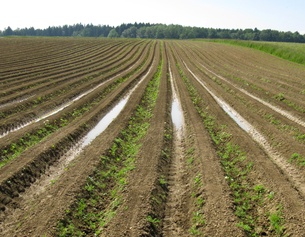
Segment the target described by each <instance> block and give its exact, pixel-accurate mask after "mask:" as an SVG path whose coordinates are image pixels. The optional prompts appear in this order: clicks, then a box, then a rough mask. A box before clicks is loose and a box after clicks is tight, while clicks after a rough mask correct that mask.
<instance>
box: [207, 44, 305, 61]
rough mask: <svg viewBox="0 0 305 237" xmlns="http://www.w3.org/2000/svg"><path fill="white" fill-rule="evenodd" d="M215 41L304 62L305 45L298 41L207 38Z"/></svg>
mask: <svg viewBox="0 0 305 237" xmlns="http://www.w3.org/2000/svg"><path fill="white" fill-rule="evenodd" d="M208 41H211V42H216V43H224V44H231V45H238V46H243V47H247V48H253V49H256V50H260V51H263V52H265V53H269V54H272V55H275V56H277V57H280V58H282V59H285V60H288V61H291V62H295V63H298V64H303V65H304V64H305V46H304V44H300V43H280V42H255V41H244V40H208Z"/></svg>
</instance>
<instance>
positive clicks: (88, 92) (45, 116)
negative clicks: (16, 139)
mask: <svg viewBox="0 0 305 237" xmlns="http://www.w3.org/2000/svg"><path fill="white" fill-rule="evenodd" d="M133 67H134V65H133V66H131V67H129V68H128V69H127V70H125V71H123V72H121V73H119V74H118V75H115V76H113V77H111V78H109V79H108V80H106V81H103V82H101V83H100V84H98V85H97V86H95V87H93V88H91V89H90V90H88V91H86V92H84V93H82V94H80V95H79V96H77V97H75V98H74V99H72V100H71V101H69V102H67V103H64V104H62V105H61V106H59V107H57V108H56V109H54V110H52V111H49V112H48V113H45V114H43V115H41V116H39V117H38V118H36V119H33V120H31V121H29V122H27V123H25V124H22V125H20V126H18V127H16V128H14V129H11V130H9V131H7V132H5V133H3V134H1V135H0V138H3V137H5V136H7V135H8V134H10V133H13V132H16V131H18V130H20V129H22V128H24V127H26V126H29V125H30V124H33V123H37V122H39V121H41V120H43V119H46V118H48V117H50V116H52V115H54V114H57V113H58V112H60V111H62V110H63V109H65V108H67V107H69V106H70V105H72V104H73V103H75V102H76V101H78V100H80V99H81V98H83V97H84V96H86V95H88V94H90V93H91V92H93V91H95V90H96V89H98V88H99V87H101V86H103V85H104V84H105V83H107V82H109V81H111V80H114V79H115V78H117V77H119V76H121V75H122V74H123V73H126V72H128V71H130V70H131V69H132V68H133Z"/></svg>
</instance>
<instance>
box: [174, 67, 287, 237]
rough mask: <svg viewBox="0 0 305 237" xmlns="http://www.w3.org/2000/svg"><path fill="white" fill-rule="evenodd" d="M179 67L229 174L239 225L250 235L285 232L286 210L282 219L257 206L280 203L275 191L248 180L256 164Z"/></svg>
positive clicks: (226, 172)
mask: <svg viewBox="0 0 305 237" xmlns="http://www.w3.org/2000/svg"><path fill="white" fill-rule="evenodd" d="M177 67H178V69H179V73H180V75H181V77H182V79H183V81H184V82H185V84H186V86H187V89H188V91H189V93H190V96H191V99H192V101H193V104H194V106H195V108H196V110H197V112H198V113H199V115H200V116H201V118H202V120H203V123H204V125H205V127H206V128H207V130H208V132H209V134H210V136H211V138H212V140H213V142H214V145H215V147H216V150H217V154H218V156H219V157H220V159H221V164H222V167H223V169H224V171H225V174H226V177H225V178H226V180H227V182H228V184H229V186H230V188H231V191H232V194H233V197H234V205H235V208H236V209H235V215H236V216H237V217H238V218H239V220H240V222H239V224H238V226H239V227H240V228H242V229H243V230H244V231H245V233H246V234H247V235H249V236H260V235H262V234H266V233H268V232H269V231H270V230H271V231H272V230H273V231H276V232H277V234H278V236H282V235H283V233H284V231H285V228H284V218H283V213H282V212H277V214H276V215H277V216H278V217H279V219H280V220H281V221H277V219H276V218H271V215H270V214H269V215H268V213H265V214H263V215H261V214H260V215H259V214H258V213H257V212H258V211H257V209H261V210H263V203H264V205H267V204H268V206H270V205H271V206H274V205H276V204H275V203H271V202H272V200H274V199H273V198H270V194H271V193H272V197H273V196H274V192H270V191H269V190H266V189H265V188H264V187H263V186H262V185H261V186H260V185H254V186H253V184H251V183H250V182H249V181H248V180H247V174H248V173H249V172H250V171H251V169H252V166H253V164H252V163H251V162H247V157H246V154H245V153H244V152H243V151H242V150H241V148H240V147H239V146H237V145H234V144H232V143H231V142H230V139H231V137H232V135H231V134H229V133H227V132H226V127H225V126H223V125H222V126H219V125H217V122H216V119H215V118H214V117H212V116H210V115H208V113H207V112H205V111H203V109H202V106H201V105H200V104H201V103H202V98H201V97H200V96H199V95H198V92H197V90H196V89H195V87H194V86H193V85H192V84H191V82H190V81H189V79H188V78H187V77H186V76H185V74H184V73H183V71H182V70H181V68H180V66H179V64H177ZM267 202H268V203H267ZM272 217H273V215H272ZM266 221H269V226H266V223H265V222H266Z"/></svg>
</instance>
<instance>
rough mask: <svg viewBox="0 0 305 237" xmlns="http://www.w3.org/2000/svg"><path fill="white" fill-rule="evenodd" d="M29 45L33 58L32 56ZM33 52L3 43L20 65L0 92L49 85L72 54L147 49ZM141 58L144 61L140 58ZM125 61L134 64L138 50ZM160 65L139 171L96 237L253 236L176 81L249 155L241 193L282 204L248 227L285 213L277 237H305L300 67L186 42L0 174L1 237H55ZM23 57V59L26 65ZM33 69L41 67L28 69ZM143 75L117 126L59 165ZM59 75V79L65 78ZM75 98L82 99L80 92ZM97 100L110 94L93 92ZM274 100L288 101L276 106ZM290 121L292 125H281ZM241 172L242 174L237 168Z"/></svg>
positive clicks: (86, 46)
mask: <svg viewBox="0 0 305 237" xmlns="http://www.w3.org/2000/svg"><path fill="white" fill-rule="evenodd" d="M36 40H37V42H38V46H37V47H38V50H37V53H35V50H33V47H34V46H33V43H35V42H36ZM36 40H33V39H28V41H25V42H24V44H21V45H20V47H19V48H18V47H17V49H15V48H16V47H15V46H16V44H18V43H20V41H19V40H18V39H14V41H12V42H5V43H3V41H2V42H1V44H5V45H6V47H5V49H3V55H9V52H10V51H11V50H13V49H15V51H14V52H15V53H13V55H15V56H16V55H18V53H19V54H20V53H21V54H20V55H21V56H20V58H19V59H16V60H15V59H14V58H13V57H9V58H8V59H1V60H0V66H1V65H3V67H1V70H0V75H4V76H5V78H7V79H3V80H1V81H0V83H2V82H5V81H6V80H8V81H9V78H11V79H12V82H11V83H15V82H14V81H13V78H14V77H16V78H21V77H22V76H21V75H18V70H20V71H19V72H20V73H25V74H24V75H27V76H29V77H31V75H32V76H33V77H35V76H34V75H35V73H37V72H39V71H40V70H42V71H43V70H46V73H49V72H48V71H47V66H48V64H51V65H52V63H53V65H54V67H57V66H58V65H60V63H62V62H64V61H65V60H66V59H67V60H70V61H71V62H77V58H76V56H77V55H78V53H82V55H85V53H84V52H93V51H94V50H93V49H97V48H99V49H100V50H102V49H104V50H108V49H114V50H115V49H118V47H119V48H120V47H121V49H122V50H127V49H128V50H130V49H131V48H130V47H131V45H135V44H138V46H139V45H142V43H141V42H140V41H137V43H134V42H132V41H126V42H124V41H120V42H117V43H113V42H111V41H108V40H106V41H104V43H105V47H101V46H100V45H98V43H100V41H99V40H88V41H85V40H84V41H82V40H80V41H79V40H75V42H74V43H75V45H74V47H72V46H71V45H70V44H71V42H72V41H70V40H68V39H65V40H59V39H54V41H51V40H50V41H49V39H48V40H47V39H46V40H45V42H40V41H39V40H38V39H36ZM59 42H61V43H62V45H61V46H60V44H59ZM146 43H147V42H146ZM146 43H145V44H146ZM69 45H70V46H69ZM147 45H149V44H148V43H147ZM76 46H79V47H78V48H77V47H76ZM52 47H53V48H52ZM141 47H142V46H141ZM141 47H140V46H139V48H141ZM0 48H2V47H0ZM50 48H51V49H50ZM46 49H49V54H50V59H49V61H48V58H47V57H46V56H45V55H44V52H45V51H46ZM141 49H143V50H144V47H143V48H141ZM161 49H162V50H161ZM107 52H108V51H107ZM126 52H127V51H126ZM128 52H130V54H132V55H134V54H135V53H136V50H134V51H128ZM143 53H144V51H143ZM145 53H146V51H145ZM159 53H161V55H162V58H163V71H162V76H161V83H160V86H159V94H158V99H157V103H156V107H155V108H154V110H153V117H152V118H151V122H150V127H149V130H148V133H147V135H146V136H145V137H144V138H143V141H142V146H141V149H140V153H139V155H138V156H137V159H136V163H135V169H133V170H132V171H130V172H129V174H128V179H127V180H128V185H127V186H126V188H124V190H123V191H122V193H121V195H122V197H123V200H122V204H121V205H120V206H119V208H118V209H117V210H116V214H115V215H114V217H113V219H112V220H111V222H110V223H109V224H107V225H106V226H105V227H104V229H103V231H102V233H101V236H105V237H106V236H107V237H108V236H164V237H166V236H194V234H197V235H199V236H248V234H247V231H245V229H243V228H241V225H240V219H239V217H238V216H237V214H236V212H237V206H236V200H234V193H233V191H232V187H230V185H229V182H228V180H227V179H228V177H227V175H226V173H225V169H224V168H225V167H223V163H222V162H221V158H220V153H219V151H218V150H217V147H216V145H215V142H214V140H213V138H211V135H210V133H209V131H208V130H207V127H206V124H204V122H203V120H202V117H201V115H200V114H199V113H198V111H197V110H196V107H195V104H194V101H192V100H191V93H192V92H191V91H189V90H188V87H187V84H186V81H185V80H184V78H183V77H182V74H184V75H185V76H186V77H187V78H188V80H189V82H190V84H191V85H193V86H194V88H195V89H196V91H197V92H198V95H199V97H200V98H199V99H200V101H201V102H200V104H199V105H200V107H201V109H202V111H204V112H205V113H207V114H208V115H209V116H212V117H213V118H215V123H216V124H217V125H219V126H220V127H222V128H223V129H224V131H226V132H228V133H229V134H230V135H231V136H230V143H232V144H236V145H238V146H239V147H240V149H241V150H242V151H243V152H244V153H245V156H246V162H249V164H251V171H250V172H249V173H247V176H246V178H245V180H244V182H246V183H247V185H249V186H251V187H252V186H253V187H257V185H262V186H263V187H265V190H267V191H266V192H269V194H270V195H271V194H272V201H273V203H277V204H279V205H278V206H277V207H274V206H272V205H273V204H270V203H271V202H268V201H266V202H264V204H263V205H257V206H254V207H253V208H252V209H253V210H251V212H252V213H255V216H254V217H255V219H257V220H260V221H261V223H259V224H260V225H261V226H263V227H264V226H269V225H270V218H269V216H268V215H270V213H269V212H275V211H276V208H278V207H279V206H280V207H281V208H280V209H281V215H282V218H283V220H284V224H283V226H284V227H283V228H284V231H283V232H282V235H286V236H304V233H305V228H304V223H305V214H304V213H305V202H304V200H305V188H304V183H305V178H304V177H305V170H304V168H303V167H302V166H300V165H298V164H296V163H293V162H290V161H289V160H290V157H291V154H293V153H299V154H301V155H302V156H305V153H304V142H303V141H302V139H297V135H302V134H305V128H304V126H303V125H302V122H304V112H302V108H304V105H305V104H304V103H305V102H304V101H305V100H304V94H302V93H300V91H302V90H304V89H305V82H304V79H303V78H304V76H305V69H304V67H303V66H299V65H296V64H294V63H289V62H286V61H284V60H282V59H279V58H276V57H273V56H271V55H267V54H265V53H261V52H259V51H255V50H252V49H251V50H250V49H245V48H241V47H236V46H227V45H221V44H216V43H207V42H186V41H185V42H184V41H163V42H160V41H159V42H157V44H156V47H155V48H154V50H152V51H151V52H150V54H149V55H150V56H149V57H148V59H147V60H148V63H147V64H146V66H145V68H144V69H142V71H141V72H137V73H136V74H135V75H134V76H132V77H131V80H128V81H126V82H124V83H122V84H121V85H120V87H119V88H118V89H116V90H114V91H113V92H111V93H110V94H109V95H108V96H107V97H106V98H104V99H103V100H101V101H100V103H99V104H96V105H95V106H93V107H92V110H90V111H89V112H88V113H86V114H85V116H83V117H81V118H79V119H77V120H75V121H73V122H71V123H70V124H69V125H68V126H67V127H66V128H64V129H62V130H59V131H57V132H55V133H54V134H52V135H51V136H50V137H48V138H46V139H45V140H43V141H41V142H40V143H39V144H37V145H36V146H34V147H32V148H30V149H28V150H26V151H24V152H22V154H21V155H20V157H18V158H17V159H16V160H13V161H12V162H10V163H8V164H7V165H6V166H4V167H2V168H1V169H0V171H1V172H0V181H1V182H0V183H1V184H0V191H1V198H0V199H1V200H0V201H1V205H0V209H1V210H0V211H1V214H0V233H1V236H55V235H56V234H55V233H57V225H58V221H59V220H60V219H62V218H63V217H64V216H65V215H66V213H65V212H66V210H67V209H69V207H71V206H72V205H73V204H75V202H76V199H77V197H78V196H80V195H81V192H82V191H81V190H82V187H83V186H84V185H85V183H86V179H87V178H88V177H89V176H90V175H91V174H92V173H93V171H94V169H95V167H96V166H97V165H98V164H99V162H100V159H99V157H100V156H101V155H103V154H104V153H105V152H106V151H107V150H108V149H109V148H110V146H111V144H112V142H113V141H114V140H115V139H116V138H117V136H118V134H119V133H120V131H122V129H123V128H125V127H126V125H127V122H128V120H129V117H130V116H131V115H132V113H133V112H134V110H135V108H136V106H137V105H138V104H139V103H140V100H141V96H142V95H143V93H144V90H145V88H146V86H147V84H148V82H149V80H150V79H151V78H152V76H153V74H154V72H155V71H156V69H157V67H158V60H156V57H157V58H158V57H159ZM28 54H29V55H30V56H29V57H28V62H27V63H25V62H26V56H27V55H28ZM64 55H65V57H64ZM132 55H130V56H132ZM104 56H105V55H103V56H102V55H101V57H104ZM113 56H114V57H115V53H114V54H113ZM61 57H64V58H61ZM98 57H99V55H98V54H94V56H93V55H92V60H93V61H94V62H99V60H101V62H104V63H107V60H110V59H109V58H108V59H105V58H104V59H103V60H102V59H101V58H98ZM141 58H143V57H141ZM63 59H65V60H63ZM122 60H123V59H122ZM120 62H121V61H120ZM34 63H36V65H35V66H34V67H33V68H32V69H30V68H31V65H33V64H34ZM64 65H66V67H67V70H70V69H71V70H72V69H73V67H72V66H71V65H70V64H69V63H67V64H64ZM88 65H90V64H88ZM150 65H152V68H153V69H152V71H151V72H149V74H148V75H147V77H146V78H145V80H144V81H143V83H141V84H140V86H139V87H138V88H137V89H136V90H135V92H134V93H133V94H132V95H131V97H130V99H129V102H128V104H127V106H126V107H125V108H124V109H123V111H122V112H121V113H120V114H119V116H118V117H117V118H116V119H115V120H114V121H113V122H112V123H111V124H110V125H109V127H108V128H107V129H106V130H105V131H104V132H103V133H102V134H101V135H99V136H98V137H97V138H96V139H94V140H93V141H92V142H91V143H90V144H89V145H88V146H86V147H85V148H84V150H83V151H82V152H80V154H79V155H78V156H76V157H75V159H73V160H72V161H67V159H66V158H67V156H64V154H65V153H66V152H67V151H68V150H71V151H70V152H72V153H73V152H76V148H75V150H73V147H75V145H76V144H77V142H79V141H81V139H82V138H83V137H84V136H85V135H86V133H87V132H88V131H89V130H90V128H92V127H94V125H95V124H96V123H97V122H98V121H99V119H101V118H102V117H103V116H104V115H105V114H106V113H107V112H108V111H109V110H110V108H112V107H113V105H114V104H115V103H117V102H118V101H119V99H120V98H121V97H122V96H123V95H124V94H126V93H127V91H128V90H130V89H131V88H132V87H133V86H134V85H135V84H136V82H137V81H138V80H139V78H140V77H141V76H143V75H144V74H145V73H146V72H147V70H148V68H149V66H150ZM91 66H92V65H91ZM88 67H90V66H88ZM27 70H29V71H28V72H27ZM31 70H32V71H31ZM92 70H93V71H94V70H95V69H94V68H93V69H92ZM179 70H181V71H182V72H183V73H182V74H181V71H179ZM61 71H62V72H63V73H64V71H65V70H64V68H62V69H61ZM89 71H90V70H89V68H88V72H89ZM94 72H95V71H94ZM27 73H28V74H27ZM10 75H11V76H10ZM35 78H36V77H35ZM198 80H199V81H198ZM7 83H10V82H7ZM25 83H28V82H26V81H25ZM29 83H31V82H30V81H29ZM171 83H172V84H173V85H174V87H172V86H171ZM202 83H203V84H204V85H205V87H204V86H203V84H202ZM109 84H111V82H109ZM4 85H5V84H4ZM81 86H84V88H89V87H87V86H88V85H87V84H86V85H84V84H83V85H81ZM93 86H94V85H92V87H93ZM104 88H106V85H105V87H104V86H103V87H101V88H99V90H103V89H104ZM50 92H51V90H50ZM96 93H97V94H95V92H94V93H92V94H91V95H89V96H86V97H84V98H82V99H81V100H80V101H78V102H76V103H75V104H73V105H72V107H71V108H69V110H70V109H71V110H73V109H74V108H76V107H77V106H81V105H82V104H83V103H87V102H88V101H90V100H91V99H93V98H94V97H95V96H97V95H98V92H96ZM211 93H212V94H213V96H212V94H211ZM173 94H176V95H177V97H178V98H179V100H180V102H181V107H182V111H183V120H182V121H184V122H183V126H182V129H181V131H180V132H181V133H178V131H177V129H176V130H175V125H174V123H173V121H172V117H171V106H172V102H173V97H172V96H173ZM279 94H282V96H283V97H284V98H282V97H281V98H279V97H276V95H279ZM63 98H64V97H63ZM3 99H5V97H4V98H3ZM29 100H31V98H30V99H29ZM219 100H221V101H223V102H225V103H227V105H228V106H230V107H231V108H232V110H233V109H234V110H235V111H236V112H237V113H239V115H240V116H241V117H242V118H244V119H245V121H247V122H248V123H249V124H251V126H253V128H254V129H255V130H257V131H258V132H259V133H260V136H261V138H262V139H265V140H264V141H265V143H266V144H268V145H269V148H268V146H264V144H263V143H259V142H258V140H257V139H255V136H254V135H253V131H254V129H252V131H250V132H249V131H247V129H246V130H245V129H242V128H241V126H239V125H238V124H237V123H236V122H235V121H234V120H233V119H232V117H230V115H229V114H228V113H227V112H225V111H224V110H223V109H222V107H221V106H220V105H219ZM22 103H23V102H22ZM24 103H26V101H24ZM7 108H10V107H7ZM7 108H5V109H7ZM275 108H276V109H275ZM3 109H4V108H3ZM286 112H287V113H289V114H290V115H291V116H286V115H287V114H285V113H286ZM35 113H36V112H35ZM61 115H62V111H60V112H59V113H58V114H56V115H54V116H52V119H60V118H61ZM295 118H297V119H299V120H300V121H301V122H298V120H296V119H295ZM43 123H44V121H40V122H38V123H36V124H32V125H30V126H28V127H27V128H25V129H24V130H22V131H18V132H16V133H15V134H10V135H8V136H7V137H5V138H0V147H5V146H6V145H9V144H10V143H11V142H13V141H15V140H17V139H19V138H20V137H21V136H22V133H23V132H30V131H32V130H35V129H37V128H39V127H40V126H43ZM251 132H252V134H251ZM71 148H72V149H71ZM271 151H272V152H271ZM279 157H280V158H279ZM239 165H240V167H244V166H243V165H244V164H243V163H241V164H239ZM101 211H102V210H101ZM148 217H150V218H148ZM152 217H154V219H151V218H152ZM196 218H197V219H196ZM198 218H201V219H202V220H198ZM256 231H257V232H258V233H261V235H265V236H278V235H279V234H278V233H277V232H276V230H274V229H273V228H271V227H270V228H269V229H267V230H264V231H263V232H260V231H261V230H260V229H257V230H256Z"/></svg>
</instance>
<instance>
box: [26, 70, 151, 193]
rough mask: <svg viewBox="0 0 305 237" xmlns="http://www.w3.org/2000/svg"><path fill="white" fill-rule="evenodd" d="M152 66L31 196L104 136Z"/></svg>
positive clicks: (49, 173)
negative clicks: (101, 135)
mask: <svg viewBox="0 0 305 237" xmlns="http://www.w3.org/2000/svg"><path fill="white" fill-rule="evenodd" d="M151 69H152V66H151V67H150V69H149V70H148V72H147V73H146V74H145V75H144V76H143V77H142V78H141V79H140V81H139V82H138V83H137V84H136V85H135V86H134V87H133V88H132V89H131V90H130V91H129V92H128V93H127V94H126V95H125V96H124V97H123V98H122V99H121V100H120V101H119V102H118V103H117V104H116V105H115V106H114V107H113V108H112V109H111V110H110V111H109V112H108V113H107V114H106V115H105V116H104V117H103V118H102V119H101V120H100V121H99V122H98V124H97V125H96V126H95V127H93V128H92V129H91V130H90V131H89V132H88V134H87V135H86V136H85V137H84V138H83V139H81V141H80V142H78V143H77V144H76V145H75V146H74V147H73V148H72V149H70V150H69V151H68V152H67V153H66V154H65V155H63V156H62V157H61V158H60V160H59V162H58V164H57V165H56V166H51V167H50V169H49V171H48V174H47V175H44V178H41V179H39V181H38V183H36V184H35V185H32V186H31V187H30V190H31V191H29V192H30V193H31V195H34V196H35V195H38V194H39V193H41V192H43V191H44V189H45V187H47V186H49V185H50V184H52V182H53V181H55V180H56V179H58V177H59V176H60V175H61V174H63V172H64V171H65V169H66V168H67V167H68V165H69V164H70V163H71V162H72V161H73V160H74V159H75V158H76V157H77V156H78V155H79V154H80V153H81V152H82V151H83V150H84V148H85V147H86V146H88V145H89V144H90V143H91V142H92V141H93V140H94V139H95V138H96V137H97V136H99V135H100V134H102V133H103V132H104V131H105V130H106V129H107V128H108V126H109V125H110V124H111V123H112V122H113V120H114V119H115V118H117V117H118V115H119V114H120V113H121V112H122V110H123V109H124V108H125V106H126V104H127V102H128V100H129V98H130V96H131V95H132V94H133V92H134V91H135V90H136V89H137V88H138V86H139V85H140V84H141V83H142V82H143V81H144V79H145V78H146V77H147V75H148V74H149V73H150V71H151Z"/></svg>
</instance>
